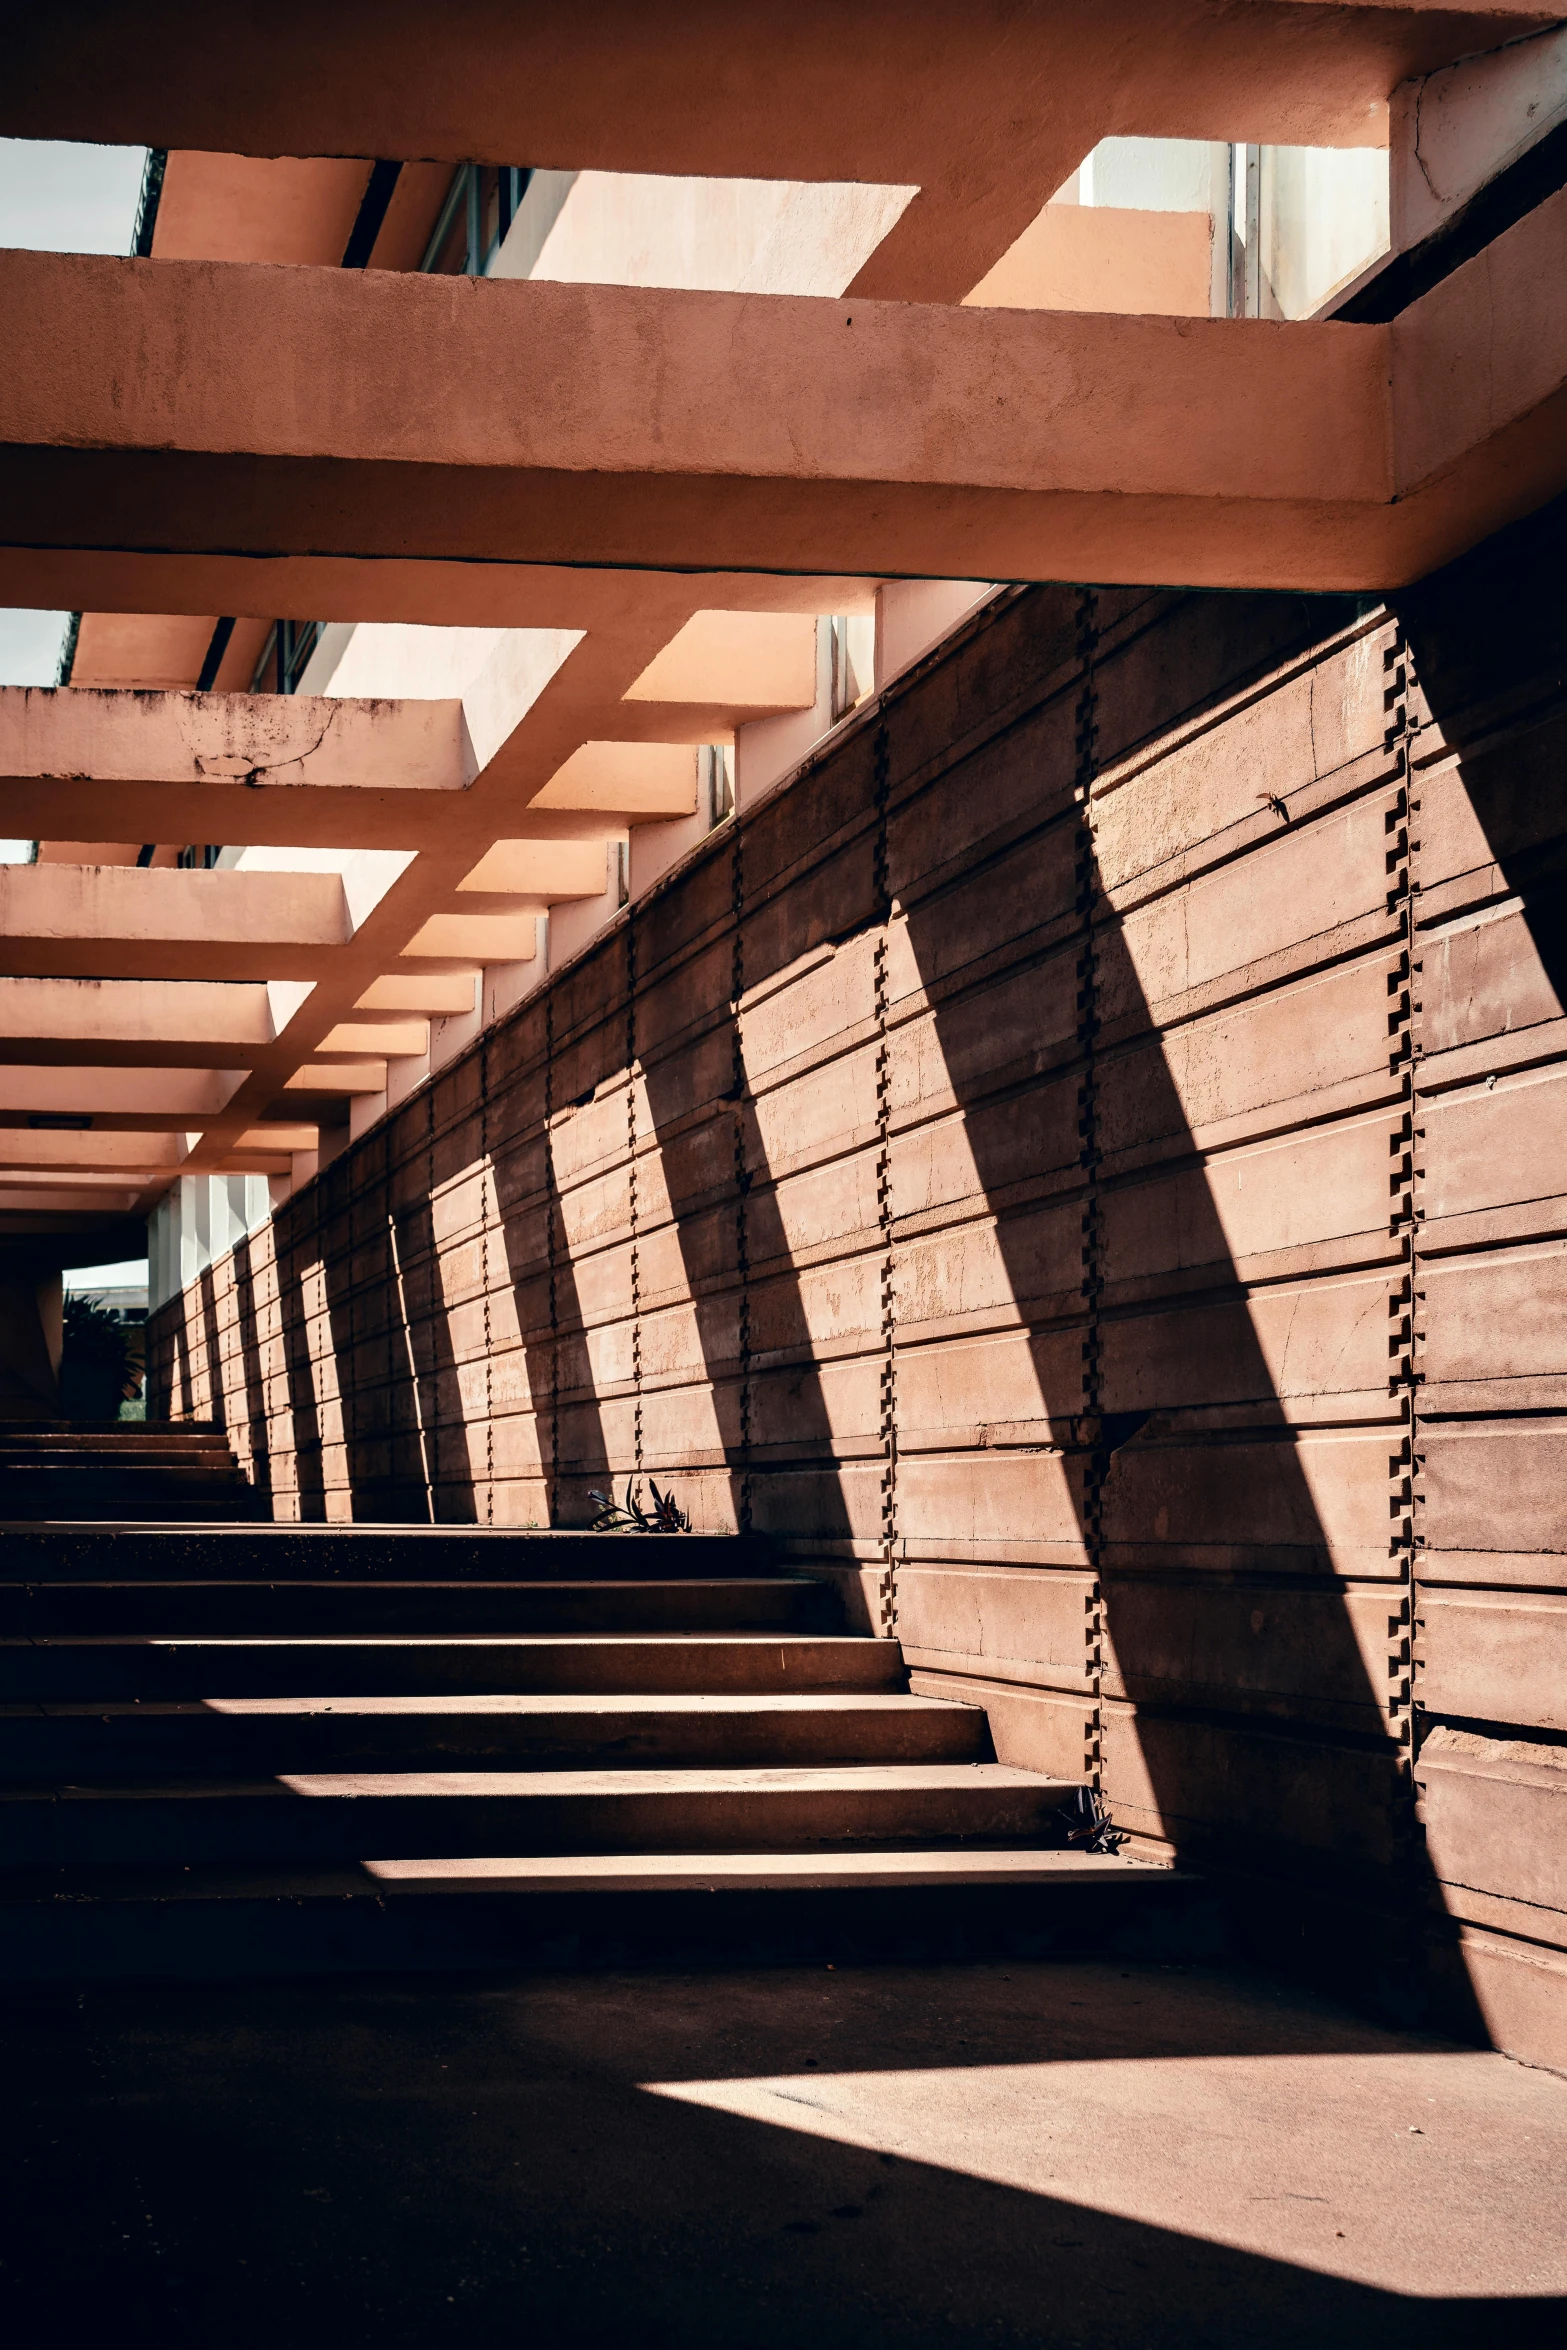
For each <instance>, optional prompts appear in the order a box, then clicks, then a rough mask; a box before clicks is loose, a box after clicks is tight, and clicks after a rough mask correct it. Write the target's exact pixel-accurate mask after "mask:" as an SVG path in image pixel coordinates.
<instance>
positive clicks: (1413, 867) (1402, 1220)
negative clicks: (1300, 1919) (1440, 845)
mask: <svg viewBox="0 0 1567 2350" xmlns="http://www.w3.org/2000/svg"><path fill="white" fill-rule="evenodd" d="M1382 661H1383V676H1384V684H1383V697H1382V698H1383V709H1384V712H1385V714H1386V730H1385V733H1384V737H1383V740H1384V746H1385V748H1386V749H1387V750H1389V751H1391V752H1393V753H1394V754H1395V756H1396V761H1397V775H1398V780H1397V784H1396V788H1395V792H1394V797H1393V802H1392V805H1391V806H1390V808H1389V809H1388V811H1387V814H1386V816H1385V818H1384V823H1385V826H1386V829H1387V833H1388V836H1389V837H1388V844H1387V851H1386V878H1387V907H1388V912H1389V913H1390V914H1393V915H1396V917H1397V922H1398V937H1397V942H1396V945H1395V948H1394V954H1393V961H1392V968H1391V970H1390V971H1389V973H1388V980H1387V990H1388V998H1389V1003H1388V1044H1389V1053H1388V1068H1389V1072H1390V1074H1391V1075H1393V1076H1396V1077H1397V1078H1398V1080H1399V1094H1400V1102H1399V1108H1398V1110H1397V1112H1396V1114H1395V1115H1396V1123H1395V1125H1394V1128H1393V1132H1392V1134H1391V1136H1390V1138H1389V1153H1390V1156H1391V1159H1392V1162H1393V1165H1392V1174H1391V1178H1390V1182H1389V1190H1390V1193H1391V1200H1392V1205H1391V1219H1390V1226H1389V1232H1390V1237H1391V1238H1393V1239H1395V1240H1396V1241H1398V1242H1399V1244H1400V1252H1401V1258H1402V1262H1401V1264H1400V1265H1399V1266H1398V1267H1397V1269H1396V1270H1395V1273H1394V1276H1393V1278H1392V1281H1391V1282H1390V1285H1389V1286H1390V1294H1389V1298H1388V1316H1389V1338H1388V1355H1389V1374H1388V1392H1389V1394H1390V1396H1393V1397H1395V1398H1396V1399H1397V1400H1398V1403H1399V1407H1400V1418H1401V1420H1402V1423H1403V1425H1402V1429H1401V1433H1400V1437H1399V1442H1398V1445H1397V1449H1396V1450H1395V1451H1394V1453H1393V1454H1392V1456H1391V1458H1390V1459H1389V1462H1388V1472H1389V1480H1390V1492H1389V1504H1388V1508H1389V1518H1390V1524H1391V1541H1390V1550H1391V1554H1392V1557H1393V1561H1394V1563H1395V1565H1396V1567H1397V1568H1398V1570H1399V1576H1400V1590H1399V1595H1398V1606H1397V1612H1396V1614H1390V1615H1389V1618H1388V1626H1387V1632H1388V1664H1387V1700H1386V1702H1387V1724H1388V1734H1389V1736H1390V1737H1391V1738H1392V1739H1393V1740H1394V1741H1395V1744H1396V1748H1397V1768H1396V1772H1395V1788H1394V1797H1393V1800H1394V1804H1395V1807H1396V1810H1395V1817H1394V1819H1393V1822H1392V1830H1393V1850H1394V1853H1395V1855H1396V1856H1397V1861H1398V1865H1399V1866H1400V1868H1401V1870H1402V1871H1403V1872H1406V1873H1407V1872H1409V1871H1411V1870H1413V1869H1414V1867H1415V1865H1416V1861H1417V1853H1418V1835H1419V1830H1418V1824H1417V1820H1416V1814H1415V1782H1414V1764H1415V1760H1416V1753H1417V1745H1418V1733H1417V1728H1416V1722H1415V1691H1416V1672H1417V1666H1416V1661H1415V1659H1416V1654H1417V1640H1418V1633H1417V1625H1418V1615H1419V1608H1418V1597H1419V1595H1418V1592H1417V1590H1416V1587H1415V1571H1416V1550H1417V1541H1416V1532H1415V1527H1416V1498H1415V1497H1416V1494H1417V1491H1418V1481H1419V1466H1420V1464H1419V1452H1418V1448H1419V1436H1420V1427H1419V1421H1420V1414H1419V1400H1420V1384H1421V1379H1422V1377H1423V1373H1422V1371H1421V1369H1420V1365H1419V1353H1420V1339H1421V1336H1422V1333H1421V1329H1420V1323H1421V1319H1422V1315H1423V1310H1424V1304H1423V1299H1422V1296H1421V1291H1420V1278H1421V1275H1420V1254H1419V1240H1420V1222H1421V1218H1422V1216H1423V1214H1424V1207H1423V1202H1422V1199H1421V1192H1422V1185H1423V1176H1424V1167H1423V1160H1424V1157H1425V1138H1424V1134H1423V1131H1422V1130H1421V1128H1420V1126H1419V1123H1418V1119H1419V1110H1418V1104H1417V1099H1416V1090H1415V1089H1416V1082H1417V1077H1418V1069H1419V1061H1420V1055H1421V1051H1422V1043H1423V1040H1422V1034H1421V1030H1422V1025H1423V1023H1422V1019H1421V996H1422V985H1421V978H1422V971H1421V964H1420V962H1419V960H1418V959H1417V941H1416V934H1415V917H1416V910H1417V909H1416V900H1417V897H1418V895H1419V886H1420V885H1419V880H1418V873H1417V852H1418V848H1419V839H1418V835H1419V826H1420V803H1419V801H1418V799H1417V798H1416V796H1415V793H1416V788H1417V787H1416V777H1415V764H1416V757H1417V754H1418V749H1419V720H1418V716H1417V715H1416V695H1417V685H1416V679H1415V673H1414V657H1413V652H1412V649H1411V647H1410V646H1409V644H1408V642H1407V640H1406V637H1405V633H1404V630H1403V628H1402V627H1401V626H1399V627H1396V628H1395V630H1394V633H1393V637H1392V641H1391V643H1390V644H1389V646H1388V647H1387V649H1386V650H1385V651H1384V653H1383V656H1382ZM1408 1911H1409V1905H1408V1904H1405V1903H1401V1904H1400V1914H1408ZM1414 1955H1415V1954H1414V1953H1410V1954H1409V1956H1410V1957H1411V1958H1412V1957H1413V1956H1414Z"/></svg>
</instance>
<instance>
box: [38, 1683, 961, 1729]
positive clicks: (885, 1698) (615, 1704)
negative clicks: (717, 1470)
mask: <svg viewBox="0 0 1567 2350" xmlns="http://www.w3.org/2000/svg"><path fill="white" fill-rule="evenodd" d="M978 1710H979V1709H978V1708H977V1707H975V1706H971V1705H960V1704H958V1703H957V1702H955V1701H954V1700H953V1699H951V1698H945V1697H913V1696H910V1695H908V1694H907V1693H905V1692H904V1691H901V1690H866V1691H865V1692H863V1693H859V1692H855V1691H852V1690H851V1691H840V1690H804V1689H802V1690H776V1691H773V1690H764V1691H759V1692H755V1693H752V1692H747V1691H741V1692H730V1691H728V1690H696V1691H688V1690H679V1691H672V1692H670V1693H668V1694H667V1695H666V1694H662V1693H659V1692H656V1691H638V1690H628V1691H624V1692H611V1693H606V1694H594V1693H588V1694H578V1693H575V1692H569V1693H561V1694H553V1693H550V1692H548V1691H532V1690H529V1691H512V1690H500V1691H494V1692H490V1693H487V1694H485V1693H478V1692H471V1691H463V1692H459V1693H455V1694H448V1693H446V1692H442V1691H434V1692H432V1693H431V1694H430V1695H428V1696H423V1695H418V1696H391V1697H325V1696H322V1697H203V1698H188V1699H183V1700H181V1699H159V1698H149V1699H147V1700H145V1701H142V1702H136V1703H128V1702H126V1701H124V1700H121V1699H114V1700H111V1701H108V1702H103V1703H94V1702H92V1701H89V1700H87V1699H76V1700H66V1699H40V1700H39V1701H37V1702H36V1703H32V1704H27V1703H23V1704H9V1705H0V1722H4V1721H39V1720H45V1721H103V1722H109V1721H118V1722H147V1721H168V1720H182V1721H186V1720H194V1721H214V1722H220V1721H251V1720H264V1721H300V1720H311V1721H314V1720H319V1719H323V1718H325V1717H326V1716H328V1715H330V1716H331V1717H333V1718H334V1719H337V1720H346V1721H355V1720H360V1719H363V1720H367V1721H379V1720H386V1719H390V1720H404V1719H414V1720H417V1719H420V1718H421V1717H424V1716H433V1717H436V1718H439V1719H445V1718H447V1717H449V1716H456V1717H466V1716H469V1715H479V1716H483V1715H492V1714H499V1715H507V1714H523V1715H528V1716H531V1717H534V1718H536V1719H538V1720H541V1721H549V1720H551V1719H553V1718H555V1717H557V1716H570V1717H582V1718H585V1719H590V1720H591V1719H593V1718H594V1717H606V1718H609V1719H614V1718H616V1717H618V1716H620V1715H624V1714H636V1715H647V1716H649V1717H651V1718H654V1719H656V1718H657V1717H658V1716H659V1715H662V1714H732V1715H735V1716H736V1717H737V1718H740V1719H750V1718H752V1717H753V1716H755V1715H757V1714H783V1715H792V1714H815V1713H827V1714H846V1713H872V1714H877V1715H882V1714H894V1715H899V1716H901V1715H909V1716H913V1717H919V1716H924V1715H947V1714H965V1715H973V1714H975V1713H977V1712H978Z"/></svg>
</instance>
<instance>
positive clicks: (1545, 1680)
mask: <svg viewBox="0 0 1567 2350" xmlns="http://www.w3.org/2000/svg"><path fill="white" fill-rule="evenodd" d="M1416 1616H1417V1629H1418V1639H1417V1643H1416V1646H1417V1653H1418V1655H1419V1660H1420V1662H1419V1670H1418V1676H1417V1680H1416V1695H1417V1696H1418V1698H1419V1699H1420V1702H1421V1703H1422V1704H1423V1705H1424V1706H1425V1708H1426V1711H1427V1712H1428V1713H1431V1714H1454V1715H1458V1716H1460V1717H1463V1718H1467V1719H1468V1720H1470V1721H1478V1722H1516V1723H1517V1724H1519V1726H1520V1727H1522V1728H1525V1729H1541V1730H1567V1598H1558V1597H1555V1596H1552V1595H1549V1594H1545V1593H1530V1594H1524V1593H1521V1592H1490V1591H1487V1592H1467V1591H1430V1590H1425V1591H1422V1592H1421V1594H1420V1597H1419V1601H1418V1605H1417V1609H1416Z"/></svg>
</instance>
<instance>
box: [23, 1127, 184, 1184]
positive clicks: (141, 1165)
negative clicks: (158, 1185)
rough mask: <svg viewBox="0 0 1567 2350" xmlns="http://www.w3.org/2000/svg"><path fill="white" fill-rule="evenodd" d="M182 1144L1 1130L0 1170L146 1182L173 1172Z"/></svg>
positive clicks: (117, 1135) (146, 1137) (168, 1138)
mask: <svg viewBox="0 0 1567 2350" xmlns="http://www.w3.org/2000/svg"><path fill="white" fill-rule="evenodd" d="M184 1157H185V1143H184V1139H183V1137H182V1136H180V1135H177V1134H156V1133H154V1134H137V1133H127V1132H123V1131H121V1132H110V1133H102V1134H100V1133H98V1132H96V1131H93V1130H91V1129H88V1130H87V1131H85V1132H82V1133H75V1134H68V1133H66V1134H62V1133H47V1132H46V1133H37V1132H34V1131H32V1130H31V1129H29V1128H26V1127H9V1128H0V1169H4V1168H9V1169H16V1168H19V1167H21V1168H51V1169H54V1170H56V1171H59V1170H61V1169H64V1170H65V1171H67V1172H76V1173H82V1174H116V1175H119V1176H120V1177H122V1178H126V1177H130V1178H138V1179H140V1180H143V1181H145V1180H146V1179H147V1178H149V1177H151V1176H153V1175H156V1174H159V1173H164V1174H167V1173H169V1172H171V1171H172V1170H173V1169H175V1168H177V1167H178V1166H179V1164H180V1161H181V1160H182V1159H183V1158H184Z"/></svg>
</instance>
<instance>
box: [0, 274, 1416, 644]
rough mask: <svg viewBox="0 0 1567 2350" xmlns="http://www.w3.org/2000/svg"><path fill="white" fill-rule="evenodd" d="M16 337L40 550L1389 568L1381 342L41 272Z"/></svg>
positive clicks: (9, 451) (981, 315) (1164, 570)
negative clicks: (221, 548) (433, 387)
mask: <svg viewBox="0 0 1567 2350" xmlns="http://www.w3.org/2000/svg"><path fill="white" fill-rule="evenodd" d="M0 308H3V310H4V312H5V314H6V315H7V316H8V317H9V318H10V319H11V320H12V322H13V333H12V335H11V337H10V338H9V340H8V342H7V344H6V346H5V351H4V353H3V354H0V504H3V511H4V512H5V513H6V517H7V520H6V524H5V534H6V536H7V537H8V538H11V539H13V541H16V540H20V541H22V542H25V543H26V544H28V545H30V546H43V547H48V546H51V545H54V546H59V545H61V544H69V543H72V542H75V543H76V544H78V545H83V546H85V545H90V544H91V545H102V544H104V543H105V539H106V538H107V539H108V541H109V543H111V544H113V545H116V546H119V547H121V548H125V547H134V546H136V545H138V544H140V545H144V546H148V545H153V544H156V545H159V546H161V547H163V548H165V549H168V548H178V547H182V546H183V547H186V548H189V549H191V550H192V551H194V550H195V549H197V548H210V546H211V544H212V541H213V540H214V538H221V539H222V540H223V542H224V543H226V544H227V545H229V546H231V547H237V548H239V549H241V550H242V551H244V552H246V553H249V554H253V555H263V554H264V555H283V554H297V553H299V551H300V550H301V549H302V548H305V547H315V548H320V547H322V546H323V543H324V542H325V545H326V550H327V551H328V552H337V553H341V554H344V555H354V556H359V557H377V556H406V555H407V554H408V553H409V551H410V550H417V551H418V552H420V553H422V554H424V555H425V556H427V557H433V558H436V559H446V560H450V559H454V558H455V559H461V560H469V559H472V560H479V561H486V560H489V561H495V560H505V559H508V558H509V559H511V560H515V561H519V562H527V563H550V564H554V563H570V564H579V563H580V564H588V565H593V564H611V565H623V564H627V563H647V564H650V565H655V566H658V567H661V568H669V567H671V566H673V567H685V566H692V567H695V568H705V569H711V568H718V567H733V566H736V565H741V564H754V565H758V566H761V567H765V568H768V569H772V570H784V571H787V570H798V571H811V572H822V571H829V570H830V571H835V572H842V571H853V572H858V573H863V574H868V575H873V576H874V575H893V574H913V575H934V576H941V577H949V578H1016V579H1030V578H1038V579H1044V578H1054V577H1067V578H1101V579H1125V580H1133V581H1135V580H1165V581H1168V580H1183V581H1192V582H1195V583H1208V584H1221V583H1222V584H1226V585H1232V586H1240V585H1258V586H1261V585H1281V584H1290V585H1294V586H1345V585H1352V584H1366V585H1368V584H1371V583H1372V581H1373V580H1376V579H1378V578H1379V576H1380V575H1382V574H1384V573H1385V567H1386V563H1387V561H1388V554H1387V549H1386V545H1385V541H1386V538H1387V535H1388V534H1387V522H1386V513H1387V507H1388V502H1389V499H1390V496H1391V492H1392V486H1393V485H1392V479H1391V469H1390V464H1389V448H1388V425H1387V374H1388V365H1389V346H1388V337H1387V330H1386V329H1385V328H1382V327H1377V326H1366V327H1353V328H1350V327H1341V326H1314V325H1296V326H1288V327H1270V326H1266V325H1260V324H1257V323H1254V322H1249V321H1236V320H1228V319H1193V320H1174V319H1146V318H1122V317H1113V316H1095V315H1084V314H1059V313H1043V314H1040V313H1030V312H1023V311H998V310H978V309H952V310H931V309H919V308H915V307H910V306H908V305H904V304H891V303H874V304H867V303H863V302H862V303H858V304H856V303H853V302H828V301H807V300H795V299H790V300H783V299H777V298H768V297H762V296H745V295H728V294H688V293H668V292H649V291H646V290H644V289H640V288H627V287H619V286H576V285H560V284H535V283H530V282H527V281H514V282H507V281H491V280H478V279H460V280H459V279H445V278H434V277H394V276H392V275H390V274H388V273H376V274H375V275H373V276H369V277H358V276H357V275H356V274H355V273H353V272H349V271H339V272H332V271H326V270H320V271H317V270H277V269H258V268H250V267H244V266H240V265H228V266H225V265H220V264H204V263H183V262H164V263H153V262H135V261H129V262H127V261H114V260H107V259H103V258H101V257H98V256H95V255H55V254H35V253H6V254H0ZM192 352H199V353H200V354H201V355H202V361H201V365H200V367H199V369H198V368H196V367H194V366H193V365H192V364H191V363H190V359H189V354H190V353H192ZM40 354H43V355H44V356H43V359H42V362H41V363H40ZM258 354H264V355H265V356H264V358H258V356H257V355H258ZM437 381H438V382H440V383H441V384H442V385H443V386H444V387H445V390H444V393H443V397H442V399H441V400H440V401H439V402H436V403H432V402H431V401H430V400H429V399H428V397H427V396H426V394H427V389H428V386H429V385H430V384H431V383H432V382H437ZM911 388H912V396H911ZM238 451H243V452H245V453H244V454H237V453H236V452H238ZM106 522H107V524H108V529H107V532H106V529H105V525H106ZM632 682H633V683H635V680H633V681H632Z"/></svg>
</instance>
